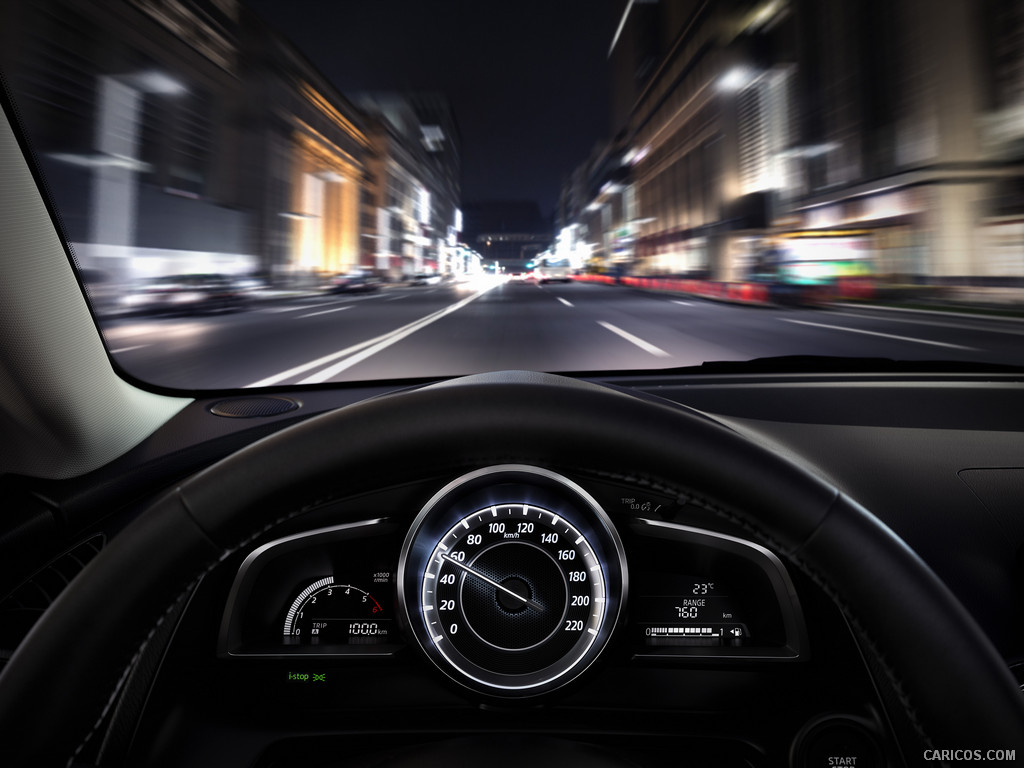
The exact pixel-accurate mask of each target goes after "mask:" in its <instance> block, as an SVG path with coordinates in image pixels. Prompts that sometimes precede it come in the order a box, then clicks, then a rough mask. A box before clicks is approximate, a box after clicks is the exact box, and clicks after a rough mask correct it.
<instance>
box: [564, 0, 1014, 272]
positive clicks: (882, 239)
mask: <svg viewBox="0 0 1024 768" xmlns="http://www.w3.org/2000/svg"><path fill="white" fill-rule="evenodd" d="M609 57H610V61H611V71H612V104H613V115H612V133H613V134H614V137H615V138H614V139H613V140H612V141H610V142H609V143H608V144H607V146H606V147H605V148H604V150H603V151H601V152H598V153H595V154H594V155H593V156H592V157H591V158H590V159H589V160H588V161H587V163H585V164H584V165H583V166H581V167H580V168H579V169H578V170H577V172H576V173H574V174H573V177H572V178H571V179H570V180H568V182H567V184H566V186H565V188H564V189H563V194H562V205H561V216H560V218H561V226H562V228H563V229H564V228H566V227H568V226H569V225H575V227H576V231H577V233H579V234H582V236H583V237H585V238H586V239H587V240H588V241H589V242H590V243H591V247H592V253H593V264H592V267H593V268H594V269H596V270H609V271H610V270H622V271H628V272H632V273H636V274H673V275H687V276H697V277H705V278H710V279H717V280H743V279H750V278H757V277H766V278H769V279H772V278H774V279H779V278H780V276H782V275H781V274H780V272H779V271H778V269H777V268H778V264H776V263H773V262H775V261H778V260H779V259H780V258H781V259H782V261H784V262H787V263H788V264H789V266H790V270H789V272H788V273H787V274H786V275H785V276H784V277H785V278H786V279H789V280H793V281H795V282H801V281H803V282H809V283H813V282H815V281H818V280H831V281H835V280H837V279H839V278H844V277H850V278H868V279H871V280H876V281H879V282H881V283H886V284H906V285H933V286H965V285H973V286H991V287H998V286H1000V285H1017V284H1019V283H1021V282H1022V281H1024V259H1021V258H1020V257H1019V254H1020V253H1022V252H1024V215H1022V214H1024V184H1022V177H1024V173H1022V167H1024V166H1022V160H1024V96H1022V93H1024V86H1022V83H1024V77H1022V75H1021V73H1022V72H1024V12H1022V11H1021V6H1020V3H1019V2H1013V0H978V1H977V2H970V3H964V2H958V1H955V0H942V2H932V1H931V0H835V2H829V3H821V2H818V0H723V1H722V2H704V1H702V0H690V1H686V0H678V1H673V2H668V1H667V0H623V2H622V3H621V17H620V24H619V26H618V28H617V30H616V32H615V37H614V41H613V43H612V45H611V46H610V51H609ZM780 254H781V255H780ZM766 255H770V256H771V258H767V257H766Z"/></svg>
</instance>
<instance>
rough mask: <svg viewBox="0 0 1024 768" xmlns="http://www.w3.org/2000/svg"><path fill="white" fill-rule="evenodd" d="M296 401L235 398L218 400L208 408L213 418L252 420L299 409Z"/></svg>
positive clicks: (267, 398)
mask: <svg viewBox="0 0 1024 768" xmlns="http://www.w3.org/2000/svg"><path fill="white" fill-rule="evenodd" d="M301 405H302V404H301V403H300V402H299V401H298V400H293V399H292V398H290V397H235V398H231V399H230V400H218V401H217V402H216V403H213V404H212V405H211V406H210V407H209V411H210V413H212V414H213V415H214V416H225V417H227V418H230V419H252V418H256V417H259V416H279V415H280V414H282V413H288V411H294V410H297V409H298V408H300V407H301Z"/></svg>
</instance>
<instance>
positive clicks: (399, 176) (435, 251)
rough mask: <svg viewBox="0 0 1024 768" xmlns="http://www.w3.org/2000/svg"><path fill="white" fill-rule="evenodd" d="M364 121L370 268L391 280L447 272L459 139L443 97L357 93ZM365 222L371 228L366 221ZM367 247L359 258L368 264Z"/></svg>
mask: <svg viewBox="0 0 1024 768" xmlns="http://www.w3.org/2000/svg"><path fill="white" fill-rule="evenodd" d="M352 98H353V100H354V101H355V102H356V103H357V104H358V105H359V107H360V108H361V109H362V111H363V112H364V113H365V114H366V115H368V116H369V119H370V120H371V129H370V130H371V143H372V146H373V152H372V158H371V160H370V178H371V179H372V182H373V183H372V184H371V187H370V190H371V191H370V192H369V197H368V199H367V203H368V205H367V206H366V207H364V211H365V212H366V213H367V214H370V211H371V210H375V215H373V220H372V222H371V220H370V218H369V216H368V218H367V221H366V222H365V225H366V226H364V230H365V231H364V235H365V236H366V240H367V241H368V244H370V243H372V244H373V245H375V248H374V249H373V255H372V263H373V265H374V269H375V270H376V271H377V272H378V273H380V274H384V275H387V276H388V277H390V278H392V279H400V278H402V277H406V276H409V275H413V274H417V273H421V272H430V273H441V274H449V273H453V272H459V271H461V270H460V269H459V268H458V267H456V266H455V262H456V261H457V260H456V259H455V255H454V254H455V248H456V245H457V243H458V236H459V232H460V231H461V229H462V220H461V219H462V214H461V210H460V207H459V206H460V174H461V154H460V153H461V140H460V137H459V132H458V125H457V123H456V121H455V115H454V113H453V112H452V109H451V106H450V105H449V103H448V101H447V99H445V98H444V97H443V96H442V95H440V94H437V93H398V92H389V93H361V94H353V96H352ZM371 223H372V224H373V227H372V229H371V228H370V226H369V225H370V224H371ZM369 259H370V257H369V254H368V253H367V255H366V256H364V263H370V261H369Z"/></svg>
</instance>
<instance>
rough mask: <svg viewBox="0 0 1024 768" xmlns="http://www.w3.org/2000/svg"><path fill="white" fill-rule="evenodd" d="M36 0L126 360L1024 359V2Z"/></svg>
mask: <svg viewBox="0 0 1024 768" xmlns="http://www.w3.org/2000/svg"><path fill="white" fill-rule="evenodd" d="M941 5H942V7H943V9H944V10H943V11H942V12H941V13H936V12H935V11H934V9H933V8H932V6H931V4H929V3H920V2H913V1H912V0H885V1H884V2H883V1H882V0H868V1H867V2H864V1H863V0H837V1H836V2H829V3H820V2H816V0H721V1H720V2H714V1H712V2H700V1H698V0H658V1H651V0H647V1H646V2H638V1H636V0H564V1H561V2H552V1H551V0H516V2H504V1H503V0H493V1H489V2H465V1H463V2H455V1H453V2H440V1H439V2H422V0H417V1H416V2H411V1H408V0H401V1H400V0H359V1H356V0H352V1H349V2H313V1H309V2H300V1H299V0H289V1H288V2H272V1H271V0H246V1H245V2H238V0H181V2H175V3H165V2H153V1H151V0H123V1H119V0H109V1H107V2H85V1H84V0H83V1H82V2H74V0H43V1H40V2H32V3H4V4H3V6H2V8H0V28H2V29H3V33H2V38H3V41H4V44H3V46H0V70H2V73H3V76H4V79H5V82H6V84H7V86H8V88H9V89H10V91H11V93H12V96H13V99H14V102H15V104H16V105H17V108H18V115H19V119H20V121H21V122H22V124H23V125H22V127H23V129H24V130H25V131H26V132H27V137H28V142H29V145H30V146H31V148H32V150H33V153H34V161H35V163H36V166H37V168H38V169H39V171H40V173H41V176H42V178H43V179H44V181H45V184H46V190H45V192H46V194H47V195H48V197H49V198H50V200H51V203H52V204H53V206H54V208H55V210H56V211H57V214H58V217H59V225H60V228H61V230H62V234H63V236H64V237H65V238H66V240H67V243H68V246H69V250H70V252H71V254H72V256H73V260H74V263H75V265H76V268H77V269H78V270H79V276H80V278H81V280H82V282H83V284H84V285H85V287H86V289H87V294H88V297H89V300H90V302H91V305H92V308H93V313H94V315H95V317H96V318H97V322H98V325H99V327H100V329H101V331H102V333H103V336H104V339H105V342H106V344H107V346H108V349H109V350H110V352H111V355H112V357H113V359H114V361H115V362H116V363H117V365H119V366H120V368H121V369H122V370H123V371H124V372H125V373H127V374H128V375H130V376H132V377H134V378H136V379H138V380H141V381H143V382H149V383H152V384H155V385H159V386H163V387H172V388H183V389H189V390H198V389H225V388H241V387H271V386H294V385H303V384H320V383H324V382H343V381H369V380H391V379H409V378H423V377H439V376H440V377H443V376H453V375H460V374H466V373H474V372H481V371H489V370H501V369H531V370H544V371H551V372H566V373H572V372H601V371H650V370H657V369H665V368H678V367H685V366H696V365H701V364H702V363H708V362H721V361H749V360H752V359H755V358H781V357H787V356H794V355H799V356H827V357H832V358H841V359H854V360H856V359H861V358H871V359H878V358H887V359H891V360H895V361H922V360H926V361H939V363H941V364H943V365H945V364H963V363H986V364H988V363H995V364H1009V365H1022V364H1024V344H1022V343H1021V341H1022V334H1024V324H1022V323H1021V315H1022V313H1024V171H1022V168H1024V52H1022V51H1024V11H1022V7H1021V5H1020V4H1019V3H1018V2H1016V1H1015V0H978V1H977V2H970V3H962V2H950V3H942V4H941Z"/></svg>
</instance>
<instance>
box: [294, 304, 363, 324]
mask: <svg viewBox="0 0 1024 768" xmlns="http://www.w3.org/2000/svg"><path fill="white" fill-rule="evenodd" d="M346 309H352V305H351V304H350V305H349V306H347V307H335V308H334V309H321V310H320V311H319V312H310V313H309V314H308V315H299V316H298V317H296V318H295V319H296V320H301V319H302V318H304V317H316V316H317V315H326V314H328V313H330V312H344V311H345V310H346Z"/></svg>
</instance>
